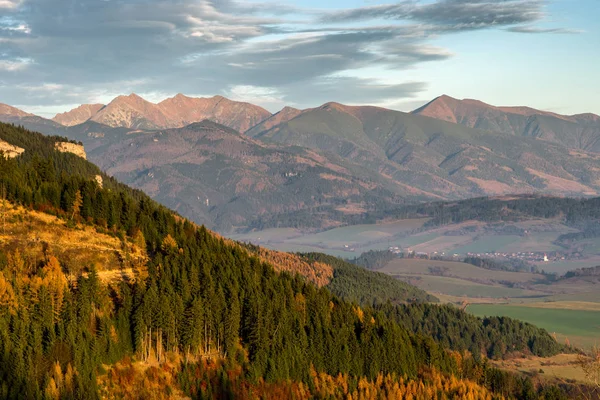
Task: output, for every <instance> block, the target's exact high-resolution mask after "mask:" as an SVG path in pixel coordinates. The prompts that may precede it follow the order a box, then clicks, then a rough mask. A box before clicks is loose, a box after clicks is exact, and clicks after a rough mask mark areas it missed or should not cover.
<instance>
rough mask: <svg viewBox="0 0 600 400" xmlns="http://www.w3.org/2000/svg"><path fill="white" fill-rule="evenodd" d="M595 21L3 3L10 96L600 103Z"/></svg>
mask: <svg viewBox="0 0 600 400" xmlns="http://www.w3.org/2000/svg"><path fill="white" fill-rule="evenodd" d="M598 20H600V0H548V1H545V0H421V1H419V0H403V1H399V2H393V1H392V2H385V1H379V0H344V1H342V0H287V1H281V0H279V1H274V0H262V1H246V0H0V103H6V104H10V105H13V106H16V107H18V108H21V109H23V110H25V111H29V112H32V113H36V114H38V115H42V116H46V117H52V116H53V115H54V114H56V113H57V112H63V111H66V110H69V109H71V108H73V107H75V106H77V105H79V104H83V103H103V104H106V103H108V102H110V100H111V99H113V98H114V97H116V96H118V95H121V94H129V93H132V92H135V93H137V94H139V95H140V96H142V97H144V98H146V99H147V100H150V101H153V102H158V101H160V100H162V99H164V98H167V97H171V96H173V95H175V94H177V93H184V94H186V95H188V96H198V97H203V96H213V95H223V96H226V97H229V98H231V99H233V100H241V101H248V102H252V103H255V104H258V105H261V106H263V107H265V108H267V109H268V110H270V111H272V112H275V111H277V110H279V109H281V108H282V107H283V106H284V105H289V106H294V107H298V108H307V107H315V106H318V105H321V104H323V103H325V102H328V101H337V102H341V103H344V104H371V105H379V106H384V107H389V108H393V109H398V110H401V111H409V110H412V109H414V108H417V107H418V106H420V105H422V104H424V103H426V102H428V101H430V100H432V99H433V98H435V97H437V96H439V95H442V94H447V95H449V96H452V97H455V98H475V99H479V100H482V101H484V102H487V103H490V104H494V105H527V106H531V107H534V108H539V109H543V110H549V111H554V112H558V113H563V114H575V113H583V112H593V113H596V114H600V99H599V96H598V95H599V94H600V72H598V71H600V67H599V66H600V24H598V23H597V21H598Z"/></svg>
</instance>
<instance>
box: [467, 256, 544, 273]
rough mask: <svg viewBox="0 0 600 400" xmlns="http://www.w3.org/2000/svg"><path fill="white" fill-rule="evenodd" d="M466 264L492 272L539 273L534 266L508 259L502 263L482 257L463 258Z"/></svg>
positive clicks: (522, 261)
mask: <svg viewBox="0 0 600 400" xmlns="http://www.w3.org/2000/svg"><path fill="white" fill-rule="evenodd" d="M463 262H464V263H466V264H471V265H474V266H476V267H480V268H484V269H489V270H493V271H513V272H532V273H539V270H538V267H537V266H536V265H532V264H531V265H530V264H529V263H527V262H526V261H524V260H519V259H510V260H506V261H503V262H500V261H497V260H493V259H491V258H482V257H465V259H464V260H463Z"/></svg>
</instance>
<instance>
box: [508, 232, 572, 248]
mask: <svg viewBox="0 0 600 400" xmlns="http://www.w3.org/2000/svg"><path fill="white" fill-rule="evenodd" d="M561 234H562V232H537V233H533V234H531V235H529V236H524V237H520V240H517V241H514V242H511V243H509V244H507V245H506V246H504V247H502V248H501V249H500V251H503V252H507V253H518V252H527V251H531V250H532V249H534V251H546V252H551V251H557V250H561V247H560V246H556V245H554V244H552V242H553V241H555V240H556V239H557V238H558V237H559V236H560V235H561Z"/></svg>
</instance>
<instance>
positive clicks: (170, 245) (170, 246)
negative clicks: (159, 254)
mask: <svg viewBox="0 0 600 400" xmlns="http://www.w3.org/2000/svg"><path fill="white" fill-rule="evenodd" d="M160 248H161V250H162V251H163V252H164V253H166V254H172V253H175V252H176V251H177V249H178V246H177V242H176V241H175V239H173V237H172V236H171V235H170V234H168V235H167V236H165V238H164V239H163V241H162V244H161V246H160Z"/></svg>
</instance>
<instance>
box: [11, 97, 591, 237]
mask: <svg viewBox="0 0 600 400" xmlns="http://www.w3.org/2000/svg"><path fill="white" fill-rule="evenodd" d="M0 121H3V122H11V123H16V124H20V125H23V126H25V127H26V128H28V129H31V130H36V131H40V132H42V133H45V134H60V135H63V136H66V137H68V138H69V139H74V140H78V141H81V142H83V143H84V145H85V147H86V151H87V153H88V157H89V158H90V160H92V161H93V162H95V163H96V164H98V165H99V166H100V167H101V168H102V169H104V170H105V171H107V172H108V173H109V174H111V175H114V176H116V177H117V178H118V179H120V180H122V181H124V182H126V183H128V184H130V185H132V186H135V187H137V188H141V189H143V190H144V191H146V192H147V193H149V194H151V195H152V196H153V197H154V198H155V199H158V200H159V201H161V202H163V203H164V204H166V205H168V206H169V207H171V208H173V209H175V210H177V211H178V212H180V213H181V214H183V215H185V216H188V217H190V218H192V219H194V220H195V221H197V222H201V223H205V224H207V225H208V226H210V227H213V228H215V229H218V230H220V231H231V230H243V229H248V228H249V227H251V226H253V221H256V220H257V219H260V218H261V217H262V216H265V215H266V216H269V215H271V216H272V215H277V216H278V217H277V219H278V220H279V221H280V223H281V225H282V226H297V227H305V228H317V229H323V228H327V227H330V226H336V225H340V224H344V223H348V221H349V220H350V219H351V218H352V216H354V215H356V214H360V213H363V212H365V211H382V210H386V209H393V208H395V207H397V206H398V205H399V204H405V203H412V202H418V201H424V200H448V199H450V200H454V199H463V198H469V197H474V196H485V195H500V194H514V193H543V194H552V195H562V196H592V195H598V194H600V154H598V153H600V144H598V143H600V117H598V116H596V115H593V114H580V115H573V116H564V115H559V114H554V113H550V112H545V111H539V110H535V109H532V108H527V107H494V106H491V105H487V104H485V103H482V102H480V101H476V100H457V99H453V98H451V97H448V96H441V97H438V98H436V99H435V100H433V101H432V102H430V103H428V104H426V105H425V106H423V107H421V108H419V109H417V110H415V111H413V112H412V113H404V112H399V111H394V110H388V109H384V108H379V107H371V106H347V105H342V104H339V103H326V104H324V105H322V106H320V107H316V108H310V109H305V110H299V109H295V108H292V107H285V108H284V109H282V110H281V111H280V112H278V113H275V114H271V113H269V112H268V111H267V110H264V109H262V108H261V107H258V106H255V105H252V104H249V103H242V102H235V101H232V100H228V99H225V98H223V97H220V96H215V97H212V98H192V97H187V96H184V95H181V94H179V95H177V96H175V97H173V98H170V99H166V100H164V101H162V102H160V103H158V104H154V103H151V102H148V101H146V100H144V99H142V98H141V97H140V96H137V95H135V94H131V95H129V96H119V97H117V98H115V99H114V100H113V101H111V102H110V103H109V104H107V105H102V104H90V105H82V106H80V107H78V108H76V109H74V110H71V111H69V112H66V113H62V114H58V115H57V116H56V117H54V118H53V119H52V120H48V119H44V118H41V117H38V116H35V115H32V114H28V113H25V112H23V111H21V110H18V109H16V108H13V107H10V106H4V105H2V106H0Z"/></svg>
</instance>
